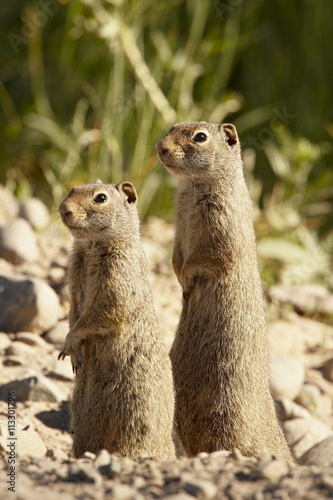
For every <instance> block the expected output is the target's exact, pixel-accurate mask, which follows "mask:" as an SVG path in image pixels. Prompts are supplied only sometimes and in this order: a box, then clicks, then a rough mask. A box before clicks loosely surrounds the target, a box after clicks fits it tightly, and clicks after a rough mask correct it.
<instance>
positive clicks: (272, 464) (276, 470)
mask: <svg viewBox="0 0 333 500" xmlns="http://www.w3.org/2000/svg"><path fill="white" fill-rule="evenodd" d="M288 472H289V467H288V464H287V463H286V462H283V461H282V460H271V461H269V462H268V463H266V464H264V465H263V466H262V467H261V469H260V470H259V471H258V473H259V477H263V478H265V479H268V480H269V481H272V482H274V483H277V482H278V481H280V479H281V478H282V477H284V476H286V475H287V474H288Z"/></svg>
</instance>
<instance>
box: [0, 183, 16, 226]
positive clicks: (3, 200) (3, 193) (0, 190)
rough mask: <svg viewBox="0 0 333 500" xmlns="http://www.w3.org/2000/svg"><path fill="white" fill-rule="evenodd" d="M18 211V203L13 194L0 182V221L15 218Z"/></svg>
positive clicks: (3, 221)
mask: <svg viewBox="0 0 333 500" xmlns="http://www.w3.org/2000/svg"><path fill="white" fill-rule="evenodd" d="M18 213H19V204H18V201H17V199H16V198H15V196H14V195H13V194H12V193H11V191H9V189H7V188H6V187H5V186H3V185H2V184H0V223H1V224H3V223H5V222H8V221H9V220H11V219H15V218H16V217H17V215H18Z"/></svg>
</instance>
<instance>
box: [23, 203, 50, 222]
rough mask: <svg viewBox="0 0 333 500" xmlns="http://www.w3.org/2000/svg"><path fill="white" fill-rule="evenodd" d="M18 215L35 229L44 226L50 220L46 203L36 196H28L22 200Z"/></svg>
mask: <svg viewBox="0 0 333 500" xmlns="http://www.w3.org/2000/svg"><path fill="white" fill-rule="evenodd" d="M19 215H20V217H22V218H23V219H26V220H27V221H28V222H29V223H30V224H31V226H32V227H34V228H36V229H42V228H44V227H45V226H46V225H47V224H48V223H49V221H50V214H49V211H48V209H47V207H46V205H45V204H44V203H43V202H42V201H41V200H39V199H38V198H29V199H28V200H26V201H24V202H23V203H22V204H21V207H20V212H19Z"/></svg>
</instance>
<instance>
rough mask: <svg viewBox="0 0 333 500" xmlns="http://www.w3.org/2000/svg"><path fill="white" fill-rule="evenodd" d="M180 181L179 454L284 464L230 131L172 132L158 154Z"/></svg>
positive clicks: (246, 202) (191, 127) (195, 126)
mask: <svg viewBox="0 0 333 500" xmlns="http://www.w3.org/2000/svg"><path fill="white" fill-rule="evenodd" d="M156 148H157V152H158V157H159V159H160V161H161V162H162V163H163V164H164V165H165V167H166V168H167V170H168V171H169V172H170V173H171V174H173V175H175V176H177V177H179V178H180V182H179V184H178V189H177V193H176V198H175V243H174V250H173V267H174V270H175V273H176V275H177V277H178V280H179V282H180V284H181V286H182V289H183V309H182V313H181V318H180V322H179V325H178V329H177V332H176V336H175V340H174V343H173V346H172V349H171V353H170V356H171V361H172V365H173V374H174V382H175V389H176V431H177V433H178V436H179V438H180V440H181V442H182V444H183V447H184V449H185V451H186V453H187V454H188V455H190V456H192V455H196V454H197V453H199V452H202V451H206V452H212V451H216V450H221V449H226V450H232V449H234V448H238V449H239V450H240V451H241V452H242V453H243V454H244V455H246V456H256V455H258V454H260V453H261V452H262V451H267V452H269V453H271V454H274V455H277V456H279V457H281V458H284V459H286V460H289V461H292V460H293V459H292V457H291V454H290V451H289V448H288V446H287V444H286V441H285V439H284V436H283V433H282V430H281V428H280V426H279V424H278V421H277V417H276V413H275V408H274V402H273V399H272V396H271V393H270V389H269V373H268V372H269V370H268V362H269V358H268V345H267V344H268V342H267V326H266V321H265V308H264V299H263V292H262V286H261V281H260V276H259V271H258V264H257V253H256V241H255V234H254V229H253V213H252V202H251V199H250V196H249V192H248V189H247V187H246V184H245V179H244V174H243V166H242V160H241V152H240V145H239V141H238V136H237V132H236V129H235V127H234V126H233V125H231V124H222V125H219V124H210V123H206V122H199V123H180V124H176V125H175V126H174V127H172V128H171V129H170V131H169V132H168V134H167V135H166V136H165V137H164V138H163V139H161V140H160V141H159V142H158V143H157V145H156Z"/></svg>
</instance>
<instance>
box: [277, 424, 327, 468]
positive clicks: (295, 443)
mask: <svg viewBox="0 0 333 500" xmlns="http://www.w3.org/2000/svg"><path fill="white" fill-rule="evenodd" d="M282 428H283V432H284V435H285V437H286V440H287V443H288V444H289V446H290V447H291V450H292V453H293V455H294V456H295V457H296V459H298V458H299V457H301V456H302V455H303V454H304V453H305V452H306V451H307V450H309V449H310V448H312V447H313V446H314V445H315V444H317V443H319V442H320V441H322V440H323V439H325V438H326V437H328V436H330V435H331V434H332V431H331V429H330V428H329V427H327V426H326V425H325V424H323V423H322V422H320V421H319V420H317V419H315V418H312V417H311V418H295V419H292V420H287V421H286V422H284V423H283V424H282Z"/></svg>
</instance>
